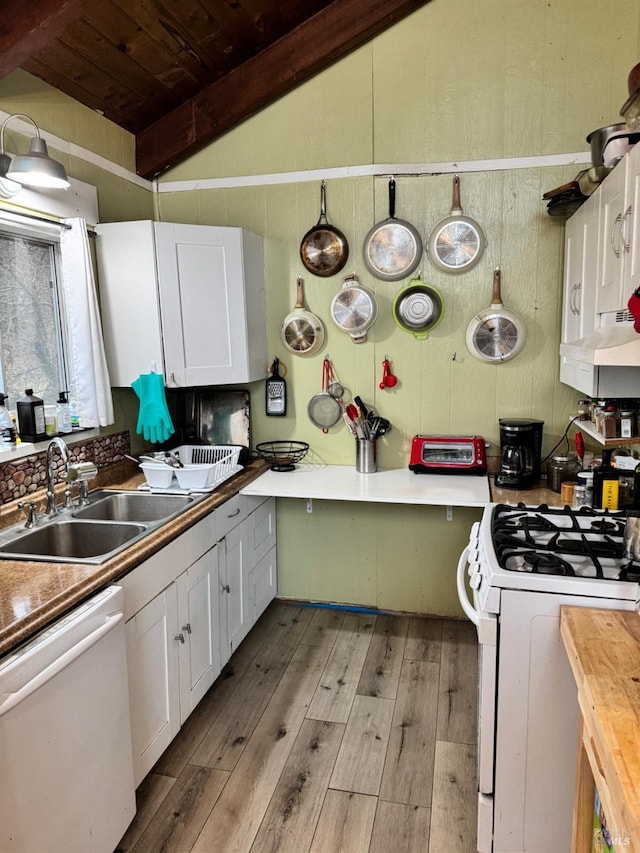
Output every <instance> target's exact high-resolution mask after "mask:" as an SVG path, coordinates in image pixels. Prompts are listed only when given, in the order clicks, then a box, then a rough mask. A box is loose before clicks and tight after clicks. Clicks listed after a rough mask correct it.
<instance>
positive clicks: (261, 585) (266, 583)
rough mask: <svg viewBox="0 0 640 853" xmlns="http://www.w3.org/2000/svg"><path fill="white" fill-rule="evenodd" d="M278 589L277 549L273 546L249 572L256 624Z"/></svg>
mask: <svg viewBox="0 0 640 853" xmlns="http://www.w3.org/2000/svg"><path fill="white" fill-rule="evenodd" d="M277 591H278V589H277V567H276V549H275V547H273V548H272V549H271V550H270V551H269V552H268V553H267V554H265V555H264V557H262V559H261V560H259V561H258V562H257V563H256V564H255V565H254V567H253V568H252V569H251V571H250V572H249V610H250V618H251V625H254V624H255V623H256V621H257V619H258V617H259V616H260V614H261V613H262V612H263V611H264V610H265V609H266V607H267V605H268V604H269V602H271V601H273V599H274V598H275V595H276V592H277Z"/></svg>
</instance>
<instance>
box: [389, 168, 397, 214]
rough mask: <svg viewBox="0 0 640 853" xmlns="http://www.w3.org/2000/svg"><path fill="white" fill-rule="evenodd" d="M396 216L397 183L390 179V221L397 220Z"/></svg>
mask: <svg viewBox="0 0 640 853" xmlns="http://www.w3.org/2000/svg"><path fill="white" fill-rule="evenodd" d="M395 215H396V182H395V180H394V179H393V178H389V219H395Z"/></svg>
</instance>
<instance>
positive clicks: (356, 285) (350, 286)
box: [331, 273, 378, 344]
mask: <svg viewBox="0 0 640 853" xmlns="http://www.w3.org/2000/svg"><path fill="white" fill-rule="evenodd" d="M331 316H332V318H333V322H334V323H335V324H336V326H337V327H338V328H339V329H342V331H343V332H348V333H349V334H350V335H351V340H352V341H353V342H354V344H361V343H364V342H365V341H366V340H367V332H368V331H369V329H370V328H371V326H373V324H374V323H375V321H376V317H377V316H378V303H377V302H376V298H375V296H374V295H373V293H372V292H371V291H370V290H369V288H367V287H365V286H364V285H362V284H360V282H359V281H358V277H357V275H356V274H355V273H351V275H348V276H346V278H345V279H344V281H343V283H342V287H341V289H340V290H339V291H338V292H337V293H336V295H335V296H334V297H333V300H332V302H331Z"/></svg>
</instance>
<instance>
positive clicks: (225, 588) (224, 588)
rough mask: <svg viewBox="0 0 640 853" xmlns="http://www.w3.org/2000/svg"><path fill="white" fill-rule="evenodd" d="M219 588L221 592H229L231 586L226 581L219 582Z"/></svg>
mask: <svg viewBox="0 0 640 853" xmlns="http://www.w3.org/2000/svg"><path fill="white" fill-rule="evenodd" d="M220 589H221V591H222V592H231V587H230V586H229V584H228V583H223V584H220Z"/></svg>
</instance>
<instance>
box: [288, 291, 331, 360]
mask: <svg viewBox="0 0 640 853" xmlns="http://www.w3.org/2000/svg"><path fill="white" fill-rule="evenodd" d="M280 337H281V339H282V343H283V344H284V345H285V347H286V348H287V349H288V350H289V352H292V353H294V355H313V354H314V353H316V352H318V350H319V349H320V348H321V347H322V344H323V343H324V326H323V325H322V321H321V320H320V319H319V317H316V315H315V314H312V313H311V311H307V310H306V309H305V307H304V282H303V280H302V278H300V276H298V282H297V287H296V304H295V307H294V309H293V311H291V312H290V313H289V314H287V316H286V317H285V318H284V320H283V321H282V326H281V327H280Z"/></svg>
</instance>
